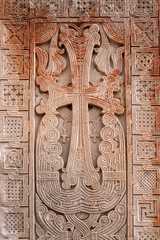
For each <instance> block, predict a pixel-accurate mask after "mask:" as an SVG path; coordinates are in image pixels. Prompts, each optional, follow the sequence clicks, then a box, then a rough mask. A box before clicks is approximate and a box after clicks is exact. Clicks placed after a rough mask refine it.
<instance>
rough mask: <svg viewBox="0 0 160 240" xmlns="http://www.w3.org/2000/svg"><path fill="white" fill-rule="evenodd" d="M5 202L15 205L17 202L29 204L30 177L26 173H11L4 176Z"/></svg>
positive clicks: (24, 204)
mask: <svg viewBox="0 0 160 240" xmlns="http://www.w3.org/2000/svg"><path fill="white" fill-rule="evenodd" d="M2 179H3V180H2V186H3V204H5V205H10V206H12V205H13V206H14V205H15V204H16V203H18V204H20V205H21V206H27V204H28V199H27V198H28V183H27V182H28V179H27V176H26V175H23V176H19V175H16V174H10V175H8V176H6V175H5V176H3V177H2Z"/></svg>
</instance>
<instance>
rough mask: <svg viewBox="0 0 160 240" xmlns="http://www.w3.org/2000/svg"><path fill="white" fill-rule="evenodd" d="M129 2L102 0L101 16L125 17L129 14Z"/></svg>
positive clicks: (124, 0) (123, 0)
mask: <svg viewBox="0 0 160 240" xmlns="http://www.w3.org/2000/svg"><path fill="white" fill-rule="evenodd" d="M128 10H129V8H128V2H127V1H126V0H118V1H116V0H102V4H101V7H100V16H102V17H113V16H116V17H125V16H127V15H128Z"/></svg>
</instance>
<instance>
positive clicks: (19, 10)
mask: <svg viewBox="0 0 160 240" xmlns="http://www.w3.org/2000/svg"><path fill="white" fill-rule="evenodd" d="M2 4H3V5H2V6H3V7H2V9H3V12H2V14H3V15H4V16H8V15H11V16H14V15H16V16H23V17H24V16H28V4H29V1H28V0H18V1H16V0H6V1H2Z"/></svg>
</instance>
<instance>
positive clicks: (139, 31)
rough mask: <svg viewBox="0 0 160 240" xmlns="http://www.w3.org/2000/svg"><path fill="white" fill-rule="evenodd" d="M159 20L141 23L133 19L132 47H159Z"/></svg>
mask: <svg viewBox="0 0 160 240" xmlns="http://www.w3.org/2000/svg"><path fill="white" fill-rule="evenodd" d="M157 20H158V19H149V20H148V21H147V22H146V21H142V20H141V21H139V20H135V19H134V20H133V19H132V45H133V46H144V45H147V44H148V46H154V47H155V46H158V28H157V25H158V24H157V23H158V22H157Z"/></svg>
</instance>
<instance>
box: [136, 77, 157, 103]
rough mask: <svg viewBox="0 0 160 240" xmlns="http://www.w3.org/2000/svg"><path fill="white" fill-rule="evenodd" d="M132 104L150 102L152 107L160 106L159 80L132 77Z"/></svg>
mask: <svg viewBox="0 0 160 240" xmlns="http://www.w3.org/2000/svg"><path fill="white" fill-rule="evenodd" d="M132 80H133V83H132V102H133V104H142V103H143V102H145V101H149V102H150V104H151V105H159V94H158V91H159V78H156V77H144V76H143V77H132Z"/></svg>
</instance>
